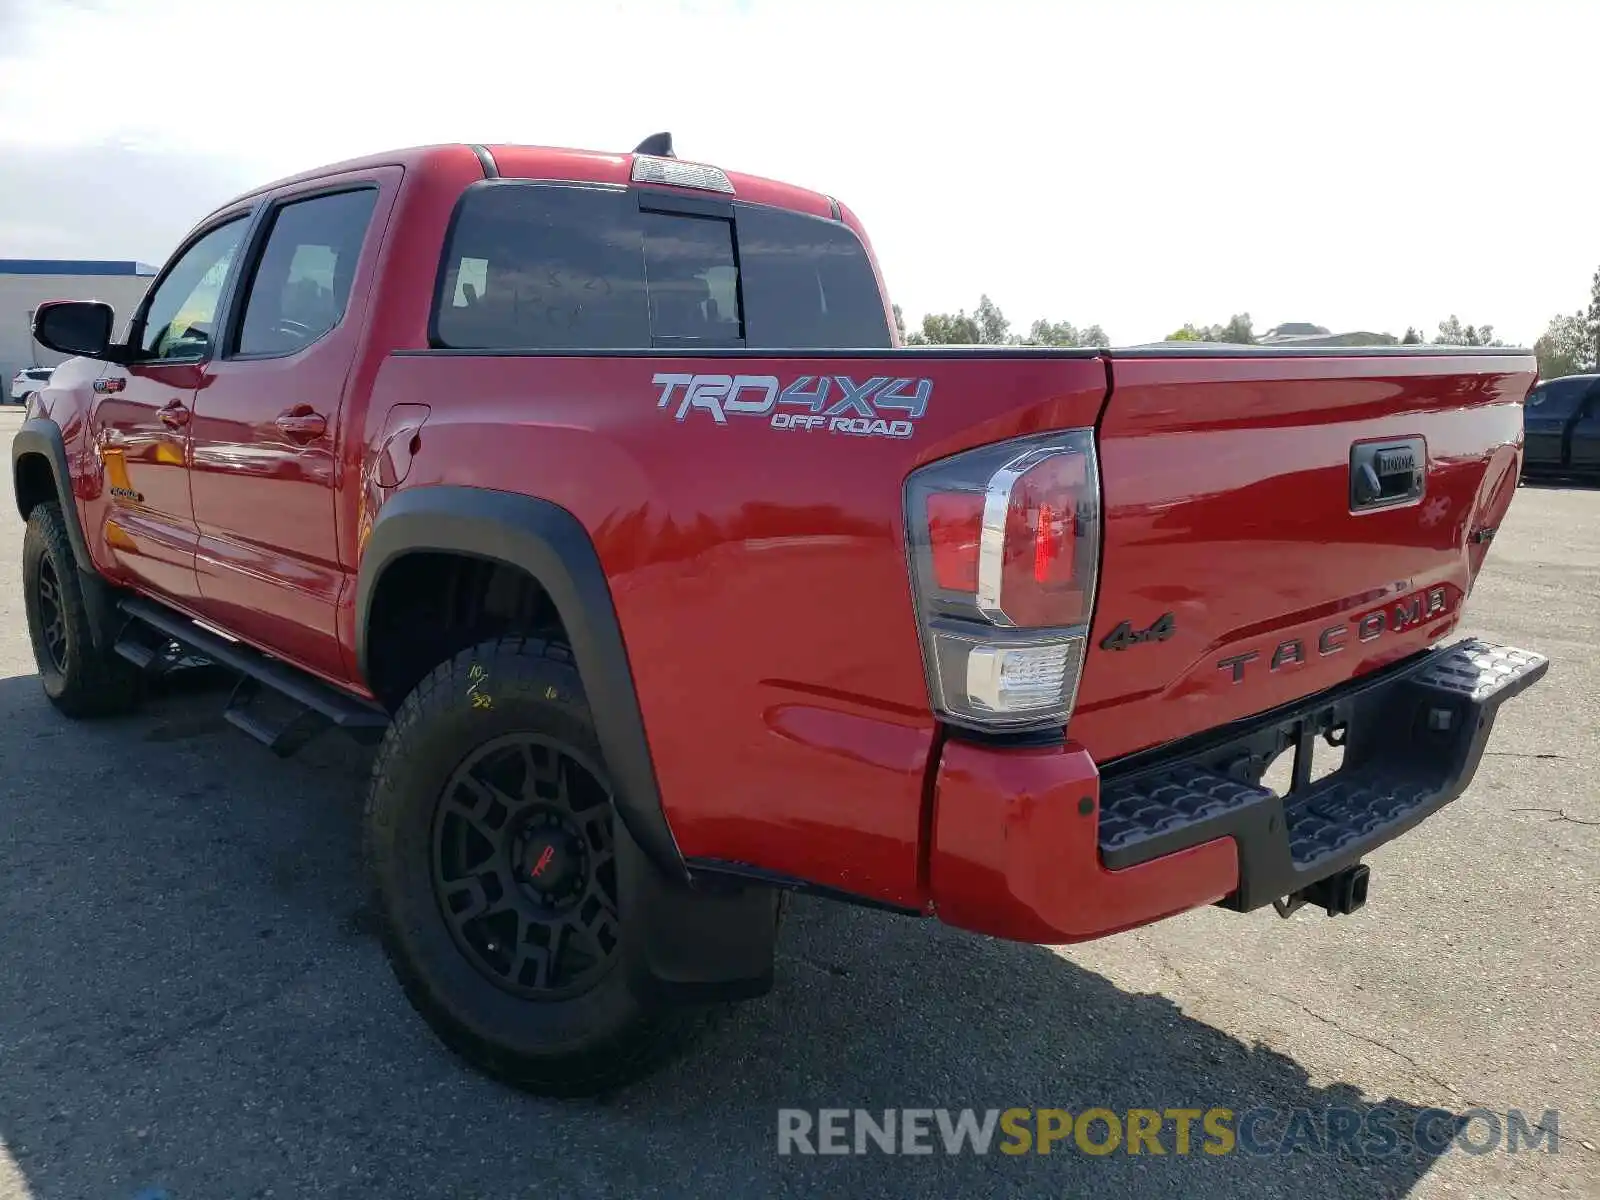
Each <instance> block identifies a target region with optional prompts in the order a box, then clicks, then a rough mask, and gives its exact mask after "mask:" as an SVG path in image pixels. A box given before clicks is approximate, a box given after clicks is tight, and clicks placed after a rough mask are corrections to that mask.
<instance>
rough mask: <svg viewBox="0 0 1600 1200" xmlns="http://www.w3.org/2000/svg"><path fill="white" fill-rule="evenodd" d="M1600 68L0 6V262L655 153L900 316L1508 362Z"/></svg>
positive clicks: (497, 12) (1035, 39)
mask: <svg viewBox="0 0 1600 1200" xmlns="http://www.w3.org/2000/svg"><path fill="white" fill-rule="evenodd" d="M267 14H270V15H267ZM1597 63H1600V0H1542V2H1541V0H1494V2H1491V0H1448V2H1440V3H1434V2H1432V0H1386V2H1383V3H1368V2H1366V0H1339V2H1337V3H1322V2H1314V0H1257V2H1251V0H1208V2H1205V3H1200V2H1190V0H1115V2H1111V0H1103V2H1101V3H1093V4H1090V3H1078V2H1074V0H1045V2H1043V3H1037V4H1030V3H1022V2H1017V3H1005V2H1003V0H981V2H980V0H971V2H970V3H964V4H960V5H952V6H945V5H943V4H940V3H936V2H934V0H915V2H913V0H849V2H848V3H835V2H834V0H782V2H779V0H692V2H691V0H686V2H684V3H681V4H678V3H674V2H673V0H654V2H645V0H639V2H636V3H605V2H602V0H579V2H576V3H562V4H557V3H550V2H548V0H510V2H499V0H449V2H448V3H422V2H421V0H392V2H389V3H381V2H380V3H369V2H368V0H273V2H272V3H270V4H257V3H247V2H246V0H126V2H123V0H75V2H71V3H69V2H67V0H50V2H46V0H0V257H65V256H76V257H104V258H140V259H144V260H146V261H149V262H152V263H156V262H160V261H161V260H162V259H163V258H165V256H166V254H167V252H168V251H169V250H170V249H171V247H172V244H173V243H174V241H175V240H176V239H177V238H178V237H180V236H181V234H182V233H183V231H184V230H185V229H186V228H187V227H188V226H189V225H190V224H192V223H193V222H194V221H195V220H196V219H197V218H198V217H200V216H201V215H203V213H204V212H205V211H206V210H207V209H209V208H211V207H213V206H215V205H216V204H218V203H220V202H221V201H223V200H225V199H227V198H228V196H230V195H232V194H234V193H236V192H238V191H242V190H244V189H246V188H248V187H251V186H254V185H255V184H257V183H262V182H266V181H267V180H269V179H271V178H274V177H277V176H279V175H283V174H287V173H290V172H292V171H295V170H299V169H302V168H304V167H308V166H313V165H316V164H319V163H322V162H326V161H331V160H337V159H340V158H344V157H349V156H352V155H356V154H362V153H367V152H370V151H373V150H379V149H384V148H390V147H395V146H405V145H413V144H418V143H426V142H435V141H484V142H495V141H512V142H524V143H532V144H544V145H570V146H580V147H586V148H593V149H606V150H627V149H629V148H631V147H632V146H633V144H634V143H635V142H636V141H638V140H639V139H640V138H641V137H643V136H644V135H645V134H647V133H651V132H653V131H655V130H658V129H668V130H671V131H672V133H673V135H674V138H675V140H676V143H677V147H678V153H679V154H680V155H681V156H682V157H685V158H691V157H692V158H697V159H701V160H704V161H707V162H712V163H716V164H719V165H722V166H726V167H730V168H734V169H738V170H743V171H749V172H752V173H755V174H762V175H770V176H774V177H777V178H780V179H785V180H790V181H792V182H795V183H799V184H804V185H806V186H809V187H815V188H818V189H820V190H823V191H826V192H830V193H832V194H834V195H837V196H838V197H839V198H840V199H842V200H844V201H845V202H846V203H848V204H850V205H851V206H852V207H854V208H855V210H856V211H857V212H858V213H859V214H860V215H861V217H862V219H863V220H864V221H865V222H866V223H867V226H868V229H869V231H870V232H871V235H872V239H873V241H874V243H875V246H876V249H877V251H878V254H879V257H880V259H881V260H882V263H883V268H884V272H885V274H886V276H887V279H888V284H889V288H890V291H891V292H892V294H893V296H894V298H895V299H896V300H897V301H898V302H899V303H901V304H902V305H903V306H904V308H905V310H906V313H907V315H908V316H909V317H911V318H912V320H913V322H914V321H915V319H916V317H917V316H919V315H920V314H921V313H923V312H925V311H928V310H930V309H931V310H941V311H942V310H954V309H956V308H958V307H966V308H967V309H969V310H970V309H971V308H972V307H973V305H974V304H975V303H976V301H977V299H978V295H979V293H980V292H985V291H986V292H988V293H989V294H990V295H991V296H992V297H993V298H994V299H995V301H996V302H997V303H998V304H999V305H1000V306H1001V308H1002V309H1004V311H1005V312H1006V314H1007V315H1008V316H1009V317H1010V318H1011V319H1012V321H1013V323H1014V324H1015V325H1017V326H1019V327H1025V326H1026V325H1027V324H1028V323H1029V322H1030V321H1031V320H1032V319H1033V318H1035V317H1039V316H1047V317H1050V318H1052V319H1056V320H1062V319H1065V320H1071V321H1074V322H1076V323H1078V324H1086V323H1089V322H1099V323H1100V324H1101V325H1103V326H1104V327H1105V328H1106V330H1107V332H1108V333H1109V334H1110V335H1111V337H1112V338H1113V340H1114V341H1117V342H1125V343H1126V342H1139V341H1146V340H1152V339H1156V338H1159V337H1161V336H1163V335H1164V334H1166V333H1168V332H1169V331H1171V330H1172V329H1174V328H1176V327H1177V326H1179V325H1182V324H1183V323H1184V322H1185V321H1193V322H1196V323H1201V324H1204V323H1211V322H1221V321H1224V320H1226V319H1227V318H1228V316H1229V315H1230V314H1231V313H1233V312H1236V311H1248V312H1250V313H1251V315H1252V316H1253V317H1254V319H1255V323H1256V328H1257V329H1258V330H1259V329H1264V328H1266V327H1269V326H1271V325H1274V324H1277V323H1279V322H1282V321H1314V322H1317V323H1319V324H1322V325H1326V326H1329V327H1330V328H1332V329H1334V330H1336V331H1347V330H1357V329H1360V330H1373V331H1383V330H1387V331H1391V332H1394V333H1400V332H1403V331H1404V329H1405V327H1406V325H1407V324H1416V325H1422V326H1426V328H1427V330H1428V331H1429V332H1430V333H1431V332H1432V330H1433V328H1434V326H1435V325H1436V324H1437V322H1438V321H1440V320H1441V319H1443V318H1444V317H1446V316H1448V315H1450V314H1451V313H1456V314H1458V315H1459V316H1460V317H1461V319H1462V320H1463V321H1466V322H1474V323H1480V322H1492V323H1493V324H1494V325H1495V326H1496V329H1497V330H1498V331H1499V332H1500V333H1501V335H1502V336H1506V337H1508V338H1510V339H1511V340H1515V341H1520V342H1523V343H1528V344H1531V342H1532V340H1533V339H1534V338H1535V337H1537V336H1538V334H1539V333H1540V332H1541V331H1542V330H1543V328H1544V325H1545V323H1546V322H1547V321H1548V319H1549V318H1550V316H1551V315H1553V314H1554V313H1556V312H1558V311H1571V310H1575V309H1577V308H1578V307H1579V306H1580V305H1581V304H1582V303H1583V302H1584V301H1585V300H1586V299H1587V292H1588V284H1589V278H1590V276H1591V274H1592V273H1593V272H1594V270H1595V268H1596V266H1597V265H1600V208H1597V196H1600V120H1597V116H1600V104H1597V88H1600V82H1597V81H1600V67H1597V65H1596V64H1597Z"/></svg>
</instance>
